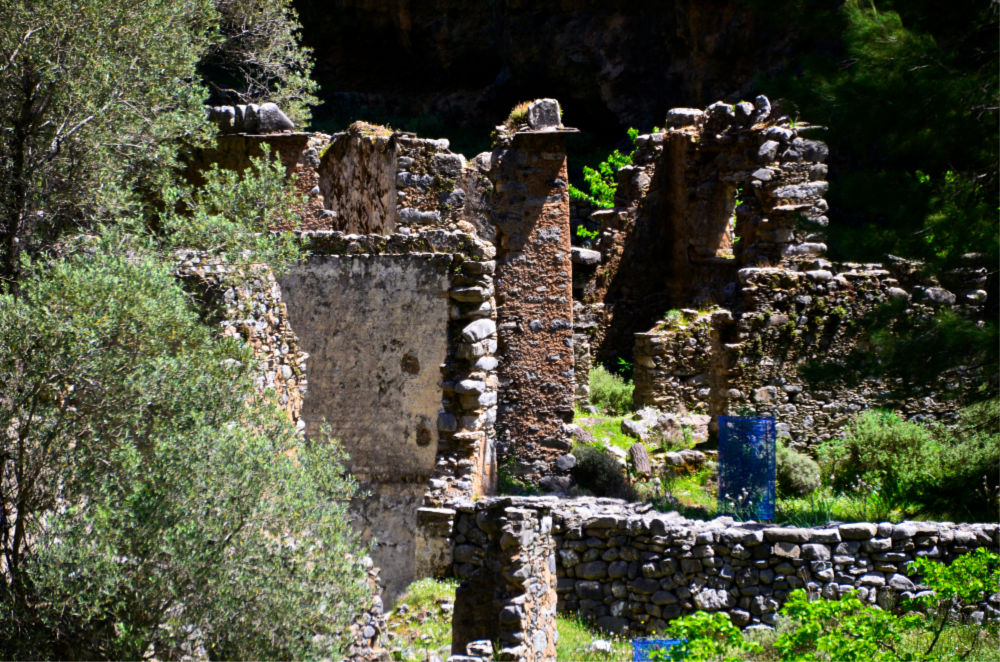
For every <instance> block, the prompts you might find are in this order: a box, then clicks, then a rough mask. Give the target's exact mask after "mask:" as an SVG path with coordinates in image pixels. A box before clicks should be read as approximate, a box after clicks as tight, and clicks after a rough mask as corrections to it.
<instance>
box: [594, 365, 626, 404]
mask: <svg viewBox="0 0 1000 662" xmlns="http://www.w3.org/2000/svg"><path fill="white" fill-rule="evenodd" d="M634 390H635V385H634V384H633V383H632V382H631V381H629V380H626V379H624V378H622V377H620V376H618V375H616V374H614V373H611V372H608V371H607V370H606V369H605V368H604V367H603V366H600V365H599V366H597V367H595V368H592V369H591V371H590V402H591V404H593V405H594V406H595V407H597V408H598V409H600V410H601V411H603V412H606V413H609V414H624V413H627V412H629V411H632V392H633V391H634Z"/></svg>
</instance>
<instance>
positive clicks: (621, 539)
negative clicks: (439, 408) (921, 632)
mask: <svg viewBox="0 0 1000 662" xmlns="http://www.w3.org/2000/svg"><path fill="white" fill-rule="evenodd" d="M527 511H534V512H536V513H537V517H538V518H544V517H546V516H551V519H552V532H551V540H552V542H554V545H555V549H556V563H555V565H556V574H557V575H558V584H557V593H558V608H559V610H560V611H564V612H578V613H580V614H581V615H582V616H584V617H585V618H587V619H590V620H592V621H593V622H595V623H596V624H597V625H598V626H600V627H602V628H605V629H608V630H611V631H616V632H621V631H624V630H625V629H626V628H627V630H628V632H629V633H631V634H633V635H635V634H644V633H650V632H654V631H659V630H662V629H663V628H664V627H665V626H666V624H667V622H668V621H669V620H670V619H673V618H676V617H678V616H681V615H683V614H688V613H692V612H694V611H698V610H704V611H724V612H726V613H727V614H728V615H729V616H730V618H731V619H732V621H733V623H734V624H735V625H737V626H739V627H746V626H747V625H751V624H756V623H764V624H768V625H773V624H774V623H775V617H776V614H777V611H778V610H779V609H780V608H781V606H782V605H783V604H784V602H785V600H786V599H787V597H788V594H789V593H790V592H791V591H792V590H794V589H796V588H804V589H806V590H807V591H808V592H809V593H811V594H812V595H814V596H823V597H826V598H837V597H839V596H842V595H844V594H845V593H846V592H847V591H851V590H856V591H858V596H859V597H860V598H861V599H862V600H864V601H867V602H869V603H871V604H875V605H878V606H880V607H882V608H886V609H891V608H892V607H893V606H894V605H895V604H897V601H898V599H899V598H900V597H911V596H913V595H915V594H916V593H917V592H919V591H920V590H923V589H922V587H921V586H920V584H919V580H918V579H916V578H914V577H912V576H909V575H907V571H906V567H907V563H908V562H910V561H912V560H913V559H915V558H918V557H927V558H931V559H935V560H940V561H945V562H948V561H951V560H952V559H954V558H955V557H956V556H958V555H960V554H964V553H967V552H969V551H972V550H974V549H977V548H980V547H985V548H987V549H990V550H993V551H997V550H998V549H1000V526H998V525H997V524H995V523H994V524H952V523H949V522H942V523H939V522H903V523H900V524H891V523H888V522H883V523H854V524H830V525H828V526H825V527H816V528H794V527H774V526H768V525H765V524H757V523H754V522H744V523H739V522H734V521H733V520H732V519H731V518H728V517H723V518H718V519H715V520H711V521H707V522H702V521H693V520H687V519H684V518H682V517H680V516H679V515H678V514H677V513H660V512H655V511H651V510H650V508H649V506H648V505H644V506H643V505H637V504H628V503H626V502H623V501H618V500H614V499H594V498H587V499H573V500H559V499H556V498H553V497H520V498H518V497H502V498H496V499H491V500H488V501H485V502H479V503H477V504H474V505H470V506H468V507H464V508H460V509H459V512H458V515H457V517H456V523H455V532H454V559H455V567H454V569H455V574H456V576H458V577H460V578H463V580H464V581H465V583H464V584H463V586H464V585H466V584H468V583H470V582H471V581H472V579H471V578H474V577H475V576H476V573H477V572H480V569H481V568H492V570H491V571H490V572H492V573H494V574H497V575H498V576H502V575H503V573H504V572H506V571H507V568H506V567H504V563H505V559H508V558H511V556H512V555H515V554H516V551H517V550H516V549H515V548H516V547H517V546H518V544H519V543H520V544H522V545H524V546H523V547H522V548H521V551H522V552H525V553H531V552H532V550H535V549H537V548H538V547H540V546H544V545H547V544H549V542H548V541H546V540H545V539H544V538H545V536H542V535H540V531H539V532H538V534H536V536H535V537H533V538H532V539H531V540H530V541H527V542H520V541H519V539H518V538H516V537H504V540H506V543H507V544H508V545H510V546H511V547H510V549H505V550H504V551H503V553H502V554H498V549H497V546H496V541H497V539H498V537H499V536H498V533H497V532H496V530H495V528H493V529H491V527H492V526H493V525H492V524H491V522H493V521H496V520H498V519H499V518H501V515H498V514H497V513H500V512H505V513H506V512H511V513H516V514H517V515H516V516H517V517H519V518H526V517H527V515H524V514H523V513H525V512H527ZM491 545H492V546H491ZM469 607H470V608H473V609H476V605H475V604H470V605H469ZM972 611H978V612H979V613H978V614H970V615H971V616H973V617H974V618H988V619H997V618H1000V593H996V594H994V595H993V596H992V597H990V598H989V600H988V601H987V602H985V603H982V604H980V605H978V606H977V607H975V608H973V610H972ZM456 613H458V609H457V605H456ZM477 613H478V614H479V616H482V617H486V618H487V619H489V618H493V617H494V615H495V614H496V613H497V612H496V609H495V608H493V607H489V606H485V605H484V604H482V603H481V604H479V606H478V612H477ZM479 616H466V619H468V620H470V621H474V619H475V618H478V617H479ZM524 625H525V626H526V625H527V623H524ZM536 627H537V621H536ZM463 636H464V637H466V638H469V639H478V638H482V637H480V636H478V635H476V634H475V633H472V632H468V633H466V634H464V635H463ZM532 636H533V632H532V631H531V630H525V631H524V632H523V634H522V636H521V637H520V638H521V639H522V640H528V639H530V638H531V637H532Z"/></svg>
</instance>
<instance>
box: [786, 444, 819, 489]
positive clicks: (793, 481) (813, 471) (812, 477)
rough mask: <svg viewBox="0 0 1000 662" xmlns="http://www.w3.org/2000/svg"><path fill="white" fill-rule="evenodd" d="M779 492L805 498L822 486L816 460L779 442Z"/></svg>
mask: <svg viewBox="0 0 1000 662" xmlns="http://www.w3.org/2000/svg"><path fill="white" fill-rule="evenodd" d="M776 460H777V465H778V466H777V479H778V491H779V492H780V493H781V494H788V495H796V496H805V495H807V494H810V493H811V492H814V491H815V490H816V489H817V488H819V486H820V476H819V472H820V468H819V464H818V463H817V462H816V460H814V459H812V458H811V457H809V456H808V455H806V454H805V453H801V452H799V451H797V450H795V449H794V448H792V447H790V446H787V445H785V444H784V443H781V442H779V443H778V448H777V457H776Z"/></svg>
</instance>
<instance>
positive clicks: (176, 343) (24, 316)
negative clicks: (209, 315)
mask: <svg viewBox="0 0 1000 662" xmlns="http://www.w3.org/2000/svg"><path fill="white" fill-rule="evenodd" d="M171 268H172V264H171V263H168V262H162V261H160V260H159V259H158V258H157V257H156V256H155V255H154V254H151V253H149V252H147V250H146V249H145V248H144V247H143V246H142V245H141V244H140V243H139V242H136V241H128V240H126V239H124V238H121V237H115V236H114V235H113V234H111V233H109V234H108V235H107V236H106V238H105V240H104V241H103V242H102V243H101V244H100V245H98V246H97V247H96V248H95V247H94V246H90V247H89V248H88V249H87V250H86V251H84V252H81V253H79V254H73V255H70V256H68V257H66V258H63V259H59V260H55V261H52V262H49V263H45V264H33V265H30V266H28V267H27V271H26V274H27V276H26V278H25V279H24V280H23V281H22V287H21V289H20V293H19V295H18V296H17V297H14V296H12V295H10V294H4V295H0V383H2V384H4V385H5V387H4V391H3V394H2V396H0V457H2V458H3V468H4V479H3V480H2V481H0V501H2V504H0V505H2V508H3V512H4V513H11V512H16V513H17V516H16V517H14V518H9V517H3V518H0V555H2V561H0V563H2V565H3V567H4V573H3V574H2V576H0V604H2V605H3V610H2V611H0V657H4V658H7V659H29V658H30V659H39V658H59V659H96V658H100V659H141V658H143V657H145V656H147V655H149V654H154V655H155V656H156V657H160V658H173V657H180V656H181V655H182V654H183V651H184V650H185V649H192V648H199V647H201V646H204V648H205V650H206V652H207V654H208V655H210V656H211V657H213V658H216V659H220V658H239V659H250V658H256V659H259V658H271V659H277V658H302V657H332V656H336V655H338V653H339V649H340V648H341V646H342V644H343V641H342V639H341V637H342V634H343V633H344V631H345V628H346V625H347V624H348V623H349V622H350V620H351V619H352V618H353V616H354V613H355V610H356V609H357V606H358V605H361V604H365V601H366V600H369V599H371V596H370V591H369V589H368V588H367V583H366V575H365V571H364V569H363V567H362V565H361V564H360V563H358V558H359V556H360V555H361V554H363V549H362V548H361V546H360V545H359V544H358V543H357V539H356V535H355V534H354V533H352V532H351V528H350V524H349V519H348V516H347V512H346V508H347V502H348V501H349V500H350V498H351V497H352V495H353V492H354V483H353V481H352V480H351V479H350V477H349V476H347V475H346V474H345V471H344V469H343V460H344V456H343V454H342V453H341V452H340V450H339V449H338V447H337V445H336V444H334V443H332V442H330V441H327V440H325V439H324V438H323V436H322V435H317V436H316V438H315V439H314V442H313V443H305V442H304V441H303V440H302V439H301V437H300V436H299V435H297V434H296V432H295V427H294V425H293V424H292V423H291V422H290V421H289V420H288V418H287V416H286V415H285V414H284V412H282V411H281V410H279V408H278V407H277V406H275V404H274V403H273V401H272V399H271V398H270V396H264V397H262V396H261V395H260V394H259V393H258V392H257V390H256V388H255V386H254V381H253V378H254V375H255V374H256V372H257V362H256V360H255V359H254V357H253V354H252V351H251V350H250V348H249V347H247V346H246V345H245V343H243V342H237V341H235V340H231V339H221V338H219V337H218V334H217V330H216V329H213V328H210V327H207V326H205V325H203V324H202V323H201V321H200V319H199V316H198V313H197V311H195V310H194V309H193V307H192V306H191V300H190V297H189V295H188V294H187V293H186V292H184V291H183V290H182V289H181V287H180V285H179V281H178V280H177V279H176V278H175V277H174V275H173V274H172V273H171ZM150 652H151V653H150Z"/></svg>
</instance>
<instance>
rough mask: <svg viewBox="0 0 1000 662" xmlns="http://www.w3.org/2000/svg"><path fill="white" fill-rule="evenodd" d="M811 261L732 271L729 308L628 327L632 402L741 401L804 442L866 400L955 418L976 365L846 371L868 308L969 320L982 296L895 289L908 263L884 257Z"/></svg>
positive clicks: (713, 406)
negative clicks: (801, 266)
mask: <svg viewBox="0 0 1000 662" xmlns="http://www.w3.org/2000/svg"><path fill="white" fill-rule="evenodd" d="M814 266H816V267H818V268H815V269H808V270H805V271H799V270H792V269H788V268H783V267H772V268H745V269H741V270H740V271H739V273H738V276H737V277H738V286H739V287H738V290H737V293H736V297H735V305H734V307H733V309H732V310H729V309H719V308H717V309H709V310H705V311H694V310H688V311H680V321H678V320H677V318H676V317H675V318H674V319H673V320H671V319H665V320H664V321H662V322H661V323H660V324H659V325H657V326H656V327H654V328H653V329H652V330H650V331H649V332H646V333H638V334H636V336H635V338H636V340H635V366H636V367H635V384H636V389H635V402H636V404H637V405H638V406H654V407H657V408H659V409H663V410H665V411H676V412H684V411H700V412H704V413H708V414H711V415H713V416H717V415H734V414H737V413H739V412H741V411H747V410H751V411H754V412H755V413H756V414H758V415H762V416H774V417H775V418H776V419H777V421H778V432H779V435H781V436H787V437H790V438H791V439H792V441H793V442H794V443H796V444H806V445H808V444H813V443H815V442H818V441H823V440H826V439H830V438H833V437H836V436H837V435H838V434H839V432H840V429H841V428H842V427H843V426H844V425H845V424H846V423H847V422H848V421H849V420H850V418H851V417H852V416H854V415H855V414H857V413H859V412H861V411H863V410H866V409H871V408H876V407H881V408H891V409H895V410H897V411H900V412H901V413H903V414H904V415H905V416H907V417H914V416H916V417H926V416H929V417H938V418H940V417H947V416H950V415H953V413H954V411H955V410H956V409H957V408H958V406H959V404H958V403H959V402H960V401H961V398H962V396H963V394H965V393H967V392H969V391H970V390H971V389H974V388H976V387H977V386H978V385H979V383H980V381H979V379H977V378H975V374H976V373H975V369H976V366H969V365H966V366H962V365H955V366H951V367H949V368H947V369H946V370H944V371H943V372H942V373H940V374H935V375H934V377H933V379H927V380H924V381H915V380H907V381H905V382H904V381H902V380H900V379H899V378H894V377H891V376H887V375H886V374H884V372H883V373H876V374H870V373H868V372H863V371H859V372H856V373H853V372H852V369H858V366H857V365H856V364H858V363H859V361H864V360H865V359H866V355H867V354H868V351H869V350H868V347H867V346H866V344H865V343H866V340H865V336H864V334H863V333H862V330H863V328H864V324H865V321H866V320H868V319H870V318H872V317H873V316H875V315H880V314H887V313H889V312H892V313H893V315H894V316H895V318H896V320H897V321H896V322H895V324H899V323H900V322H905V323H906V324H913V323H918V322H919V321H921V320H923V321H927V320H929V319H930V318H931V317H933V316H934V315H935V314H937V313H939V312H941V311H942V310H948V311H956V312H958V313H959V314H962V315H966V316H968V317H972V318H976V317H979V316H981V315H982V312H983V311H982V308H981V306H980V304H979V303H976V302H975V301H974V299H967V301H966V302H965V303H964V304H960V305H956V299H957V298H956V296H955V295H954V294H952V293H950V292H948V291H947V290H944V289H942V288H940V287H935V286H933V285H931V286H928V283H927V282H926V281H925V282H924V283H923V284H922V285H917V284H912V283H906V285H907V287H908V288H909V289H908V290H907V289H903V288H902V287H901V286H902V285H904V283H903V282H901V280H900V279H899V278H897V277H896V274H897V273H898V272H899V270H900V269H906V268H907V266H908V265H906V263H899V262H897V263H895V264H891V265H890V266H891V267H892V269H893V270H892V271H890V270H888V269H885V268H884V267H883V265H881V264H867V265H863V264H850V263H848V264H840V265H834V264H832V263H830V262H826V261H823V262H820V263H818V264H816V265H814ZM909 266H912V265H909ZM819 267H822V268H819ZM900 275H902V274H900ZM884 324H889V323H888V322H886V323H883V325H884ZM890 328H891V327H890Z"/></svg>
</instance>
